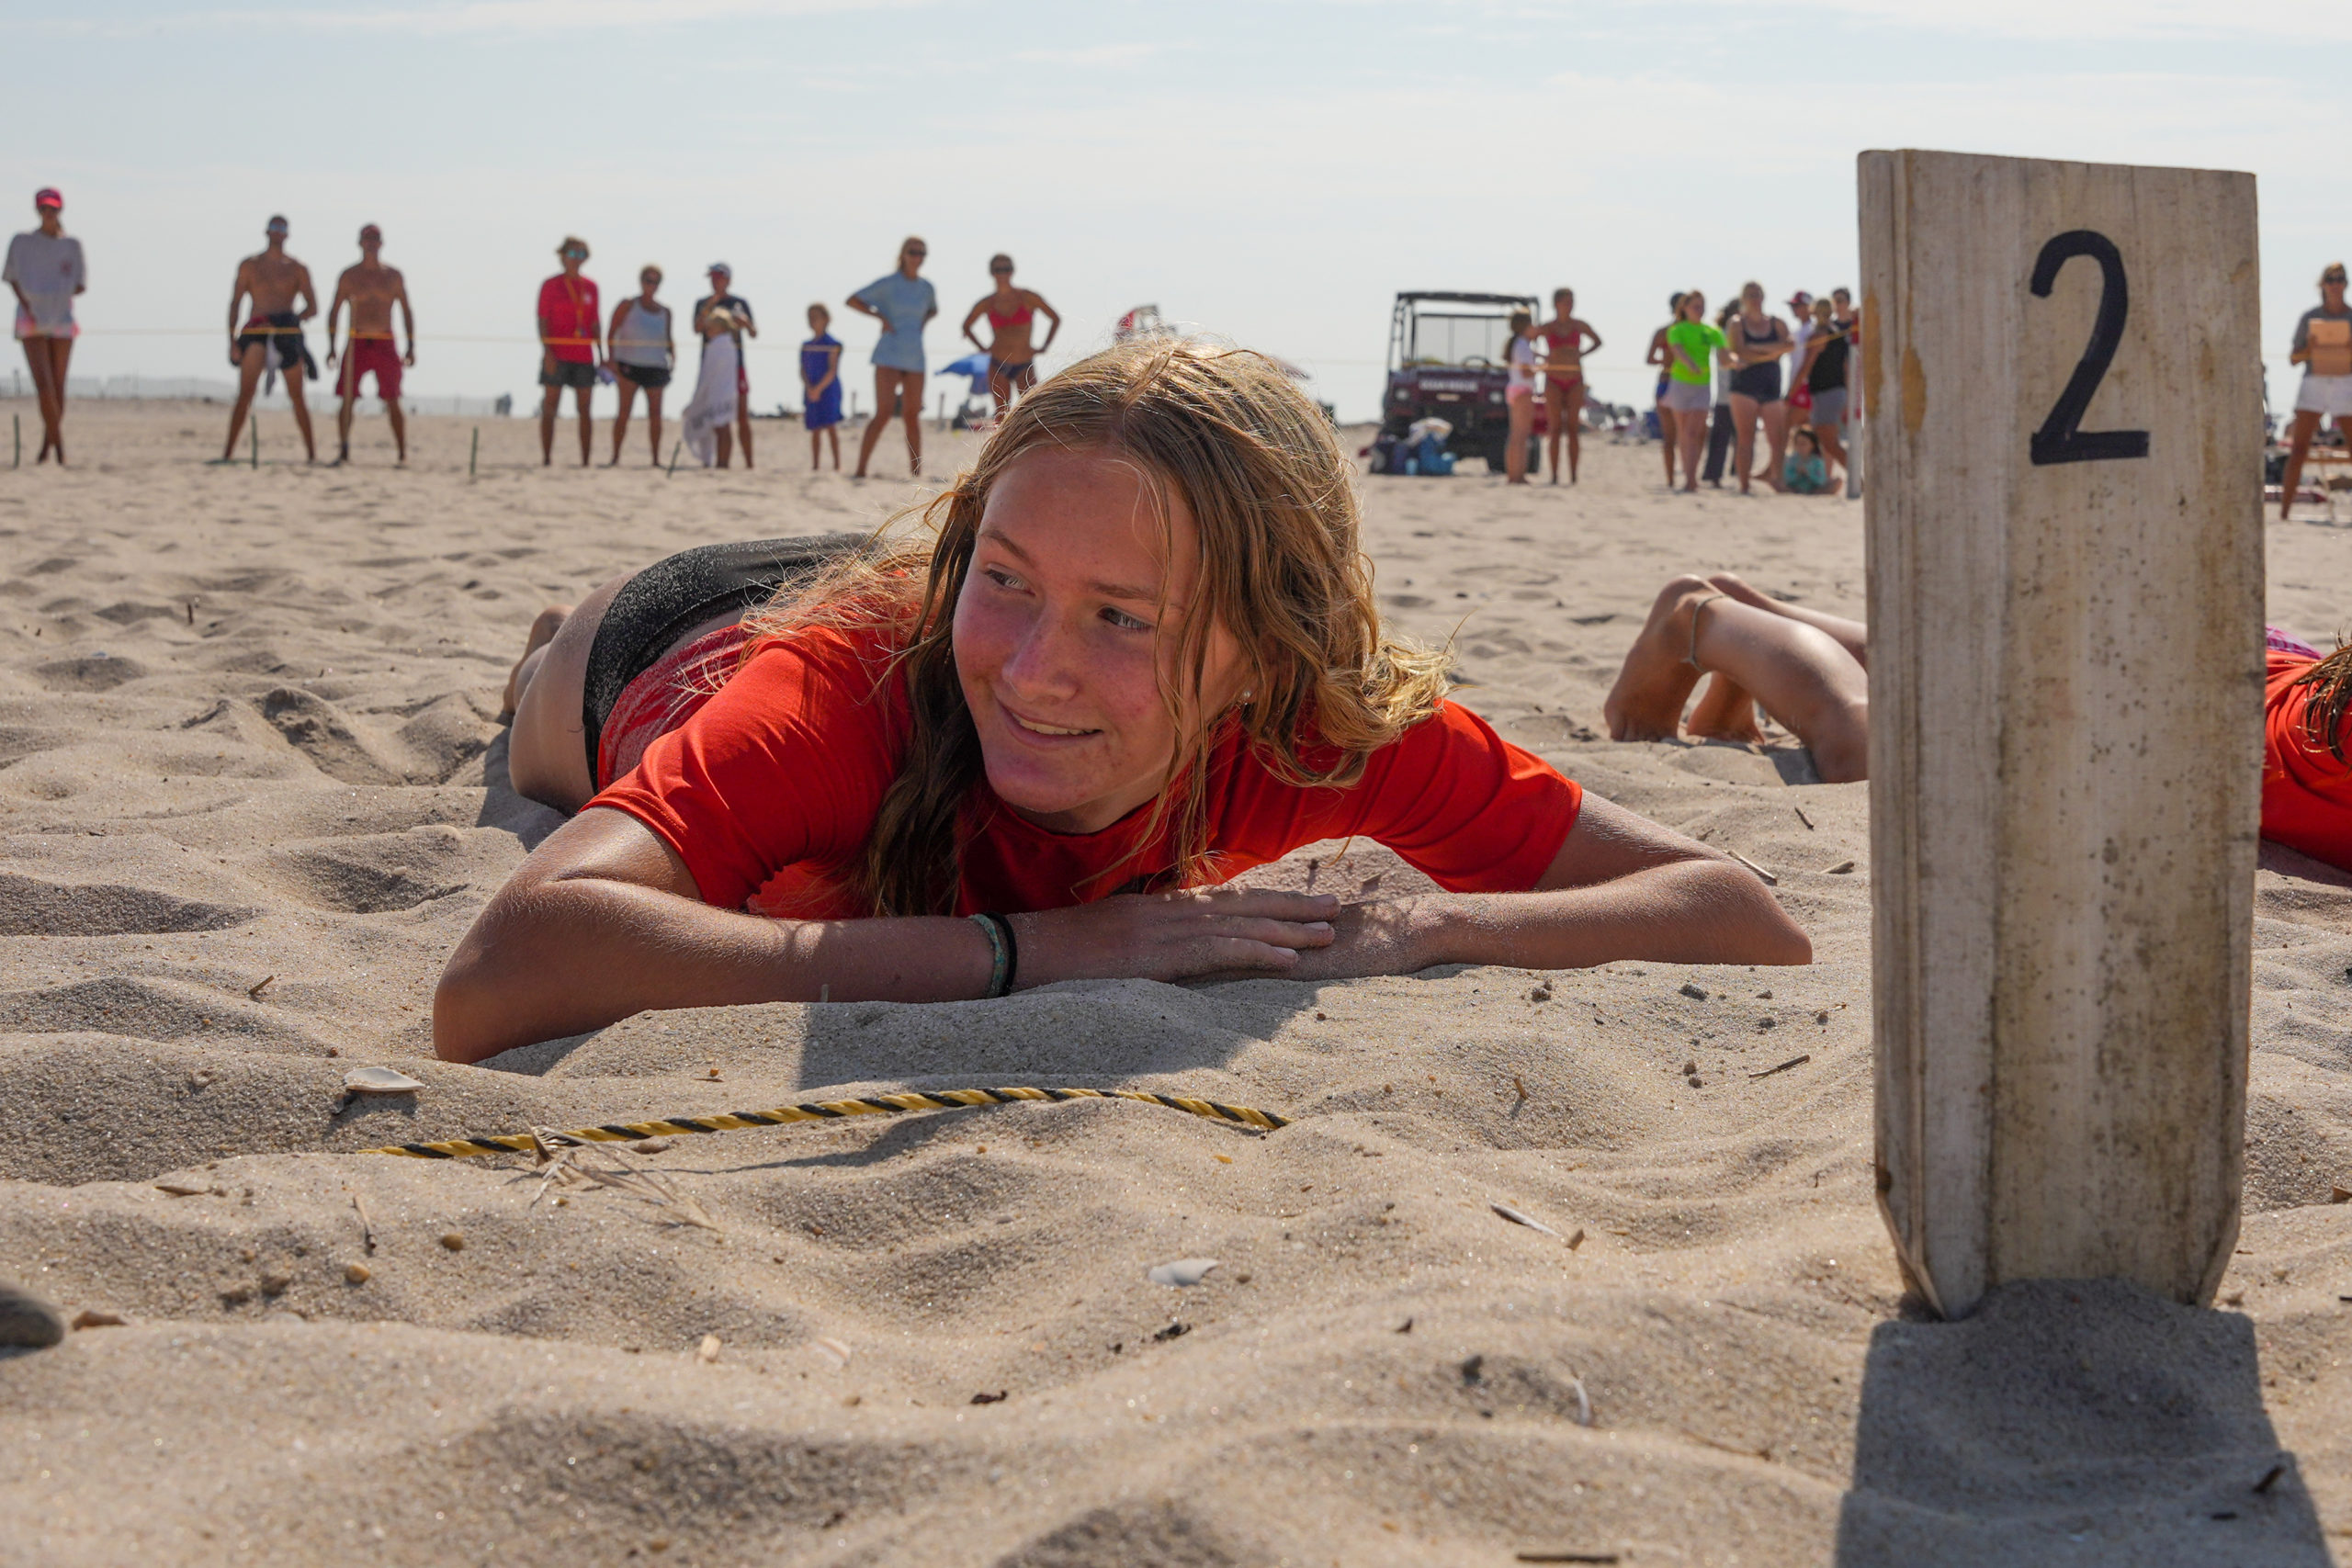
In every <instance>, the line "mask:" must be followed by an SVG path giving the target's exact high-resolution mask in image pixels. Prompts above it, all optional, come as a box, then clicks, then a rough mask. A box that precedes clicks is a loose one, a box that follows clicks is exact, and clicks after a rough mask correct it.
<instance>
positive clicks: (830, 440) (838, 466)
mask: <svg viewBox="0 0 2352 1568" xmlns="http://www.w3.org/2000/svg"><path fill="white" fill-rule="evenodd" d="M825 441H826V443H827V444H828V445H829V446H831V447H832V451H833V472H835V473H837V474H838V473H840V472H841V471H842V427H841V426H840V425H838V424H831V425H827V426H826V427H825Z"/></svg>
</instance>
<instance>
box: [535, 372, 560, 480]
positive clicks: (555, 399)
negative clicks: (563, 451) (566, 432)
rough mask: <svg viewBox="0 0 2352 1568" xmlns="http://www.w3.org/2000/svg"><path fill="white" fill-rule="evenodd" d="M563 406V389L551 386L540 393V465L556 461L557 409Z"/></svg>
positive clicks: (542, 466) (546, 465) (546, 466)
mask: <svg viewBox="0 0 2352 1568" xmlns="http://www.w3.org/2000/svg"><path fill="white" fill-rule="evenodd" d="M562 406H563V389H562V388H561V387H549V388H548V389H546V390H545V391H544V392H542V393H541V394H540V395H539V467H541V468H548V467H549V466H550V465H552V464H553V463H554V462H555V411H556V410H558V409H559V408H561V407H562Z"/></svg>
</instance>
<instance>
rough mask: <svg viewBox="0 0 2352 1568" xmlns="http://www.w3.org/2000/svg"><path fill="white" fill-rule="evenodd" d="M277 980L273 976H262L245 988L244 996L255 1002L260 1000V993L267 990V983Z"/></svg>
mask: <svg viewBox="0 0 2352 1568" xmlns="http://www.w3.org/2000/svg"><path fill="white" fill-rule="evenodd" d="M275 979H277V976H275V975H265V976H262V977H261V978H260V979H258V980H256V981H254V983H253V984H252V985H250V986H247V987H245V995H247V996H248V997H251V998H253V999H254V1000H255V1001H259V1000H261V994H262V992H264V991H266V990H267V989H268V988H269V983H270V982H271V981H272V980H275Z"/></svg>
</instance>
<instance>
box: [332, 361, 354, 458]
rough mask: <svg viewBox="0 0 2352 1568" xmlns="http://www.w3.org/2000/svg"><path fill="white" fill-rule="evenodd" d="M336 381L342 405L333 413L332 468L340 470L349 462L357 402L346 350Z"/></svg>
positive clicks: (352, 372) (352, 373)
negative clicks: (340, 391) (339, 383)
mask: <svg viewBox="0 0 2352 1568" xmlns="http://www.w3.org/2000/svg"><path fill="white" fill-rule="evenodd" d="M337 379H338V380H339V381H340V382H341V383H342V389H343V404H342V406H341V407H339V408H337V409H336V410H335V411H334V466H335V467H336V468H341V467H343V466H344V465H345V463H348V462H349V461H351V413H352V408H353V405H355V404H356V403H357V402H358V401H359V377H358V376H357V374H356V373H355V372H354V371H353V370H352V368H351V355H350V352H349V350H347V349H346V350H345V353H344V356H343V369H342V371H341V373H340V375H339V376H338V378H337Z"/></svg>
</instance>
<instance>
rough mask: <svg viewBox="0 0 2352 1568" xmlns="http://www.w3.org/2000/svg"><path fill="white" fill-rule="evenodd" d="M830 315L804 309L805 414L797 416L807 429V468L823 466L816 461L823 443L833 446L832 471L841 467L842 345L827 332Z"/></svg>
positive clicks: (821, 310) (802, 388)
mask: <svg viewBox="0 0 2352 1568" xmlns="http://www.w3.org/2000/svg"><path fill="white" fill-rule="evenodd" d="M832 320H833V313H832V312H831V310H826V309H825V308H824V307H823V306H822V305H811V306H809V332H810V333H812V334H814V335H812V336H811V337H810V338H809V341H808V342H806V343H804V344H801V345H800V398H801V403H802V405H803V407H804V408H805V409H806V410H807V411H808V412H805V413H804V414H803V415H802V416H801V417H802V419H803V420H804V421H806V422H807V423H808V426H809V468H811V469H814V468H821V467H822V466H823V465H822V464H821V463H820V461H819V459H818V451H819V448H820V446H822V444H823V443H825V442H827V441H831V443H832V444H833V471H834V472H835V473H839V472H840V471H841V466H842V435H841V423H842V344H841V339H839V338H837V337H835V336H833V334H832V333H831V332H829V331H827V330H826V329H827V328H829V327H830V326H831V324H832Z"/></svg>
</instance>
